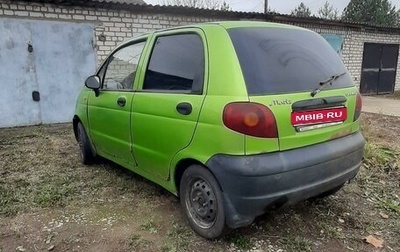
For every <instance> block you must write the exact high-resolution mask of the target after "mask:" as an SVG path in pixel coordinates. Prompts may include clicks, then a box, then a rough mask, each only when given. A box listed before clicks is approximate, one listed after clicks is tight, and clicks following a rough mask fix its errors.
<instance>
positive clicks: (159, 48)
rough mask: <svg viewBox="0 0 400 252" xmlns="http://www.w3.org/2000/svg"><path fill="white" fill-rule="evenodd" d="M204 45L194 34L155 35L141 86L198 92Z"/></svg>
mask: <svg viewBox="0 0 400 252" xmlns="http://www.w3.org/2000/svg"><path fill="white" fill-rule="evenodd" d="M203 78H204V47H203V42H202V40H201V38H200V37H199V36H198V35H196V34H179V35H170V36H164V37H159V38H157V40H156V42H155V45H154V48H153V51H152V54H151V57H150V62H149V65H148V67H147V70H146V76H145V80H144V83H143V90H158V91H180V92H191V93H201V91H202V87H203Z"/></svg>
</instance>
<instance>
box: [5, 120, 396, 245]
mask: <svg viewBox="0 0 400 252" xmlns="http://www.w3.org/2000/svg"><path fill="white" fill-rule="evenodd" d="M361 120H362V128H363V132H364V134H365V136H366V138H367V140H368V144H367V146H366V149H365V160H364V165H363V168H362V169H361V172H360V174H359V175H358V177H357V178H356V179H355V181H353V182H352V183H351V184H349V185H346V186H345V188H344V189H343V190H341V191H340V192H339V193H338V194H336V195H334V196H331V197H329V198H327V199H324V200H319V201H313V202H304V203H301V204H298V205H295V206H293V207H290V208H286V209H280V210H276V211H271V212H268V213H267V214H266V215H264V216H261V217H259V218H258V219H257V220H256V222H255V223H254V224H253V225H251V226H249V227H246V228H241V229H238V230H235V231H231V232H230V233H229V234H227V235H226V236H224V237H223V238H221V239H220V240H217V241H207V240H204V239H202V238H200V237H199V236H197V235H195V234H194V233H193V232H192V231H191V229H190V228H189V227H188V225H187V223H186V221H185V219H184V218H183V215H182V213H181V211H180V205H179V202H178V200H177V198H175V197H174V196H172V195H170V194H169V193H168V192H166V191H165V190H163V189H162V188H160V187H158V186H155V185H153V184H152V183H150V182H148V181H146V180H144V179H142V178H140V177H139V176H136V175H135V174H133V173H131V172H128V171H126V170H125V169H123V168H120V167H118V166H117V165H114V164H112V163H110V162H108V161H106V160H99V162H97V163H96V164H94V165H92V166H83V165H81V164H80V162H79V159H78V147H77V144H76V142H75V139H74V137H73V133H72V129H71V125H69V124H67V125H52V126H35V127H23V128H14V129H1V130H0V252H6V251H7V252H8V251H275V252H278V251H279V252H283V251H400V239H399V237H400V205H399V203H400V182H399V181H400V168H399V166H400V163H399V161H398V158H399V156H400V154H399V153H400V142H399V141H398V138H399V136H400V126H399V125H400V118H396V117H390V116H383V115H374V114H363V115H362V119H361ZM369 235H372V236H373V237H374V238H376V239H378V241H383V248H380V249H376V248H375V247H374V246H373V245H372V244H370V243H367V242H366V241H364V240H363V238H365V237H367V236H369ZM372 243H373V242H372ZM375 245H377V244H375ZM378 245H379V244H378Z"/></svg>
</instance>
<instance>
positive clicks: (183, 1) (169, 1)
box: [163, 0, 231, 11]
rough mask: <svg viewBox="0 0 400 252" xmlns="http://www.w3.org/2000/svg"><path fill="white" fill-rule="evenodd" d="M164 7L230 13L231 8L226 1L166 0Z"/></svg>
mask: <svg viewBox="0 0 400 252" xmlns="http://www.w3.org/2000/svg"><path fill="white" fill-rule="evenodd" d="M163 4H164V5H178V6H187V7H193V8H203V9H212V10H223V11H229V10H230V9H231V8H230V6H229V4H227V3H226V2H225V1H222V2H221V1H220V0H164V2H163Z"/></svg>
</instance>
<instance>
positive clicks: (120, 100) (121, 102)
mask: <svg viewBox="0 0 400 252" xmlns="http://www.w3.org/2000/svg"><path fill="white" fill-rule="evenodd" d="M117 104H118V106H120V107H125V104H126V99H125V97H119V98H118V100H117Z"/></svg>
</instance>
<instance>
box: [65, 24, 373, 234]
mask: <svg viewBox="0 0 400 252" xmlns="http://www.w3.org/2000/svg"><path fill="white" fill-rule="evenodd" d="M85 85H86V87H85V88H84V89H83V91H82V92H81V94H80V96H79V98H78V101H77V106H76V114H75V116H74V118H73V127H74V132H75V136H76V139H77V141H78V143H79V146H80V152H81V157H82V161H83V163H84V164H89V163H90V162H92V161H93V160H94V158H95V157H96V156H97V155H98V156H101V157H104V158H107V159H109V160H112V161H113V162H115V163H117V164H119V165H121V166H123V167H126V168H127V169H129V170H132V171H133V172H135V173H138V174H140V175H141V176H143V177H145V178H147V179H149V180H151V181H153V182H154V183H156V184H158V185H161V186H162V187H164V188H165V189H167V190H168V191H170V192H171V193H173V194H175V195H177V196H178V197H179V198H180V202H181V205H182V208H183V211H184V213H185V215H186V217H187V219H188V222H189V224H190V226H191V227H192V228H193V230H194V231H195V232H197V233H198V234H199V235H201V236H203V237H205V238H208V239H214V238H217V237H219V236H220V235H221V234H223V231H224V230H225V228H226V227H229V228H238V227H242V226H246V225H249V224H251V223H252V222H253V221H254V218H255V217H257V216H259V215H262V214H263V213H265V212H266V211H267V210H268V208H270V207H282V206H286V205H289V204H294V203H296V202H299V201H302V200H306V199H309V198H313V197H323V196H327V195H329V194H332V193H334V192H336V191H337V190H339V189H340V188H341V187H342V186H343V185H344V184H345V183H346V182H347V181H349V180H351V179H352V178H354V177H355V176H356V174H357V172H358V170H359V167H360V164H361V159H362V156H363V149H364V144H365V140H364V138H363V136H362V134H361V133H360V127H359V120H358V119H359V116H360V113H361V106H362V105H361V96H360V94H359V93H358V91H357V88H356V87H355V86H354V84H353V81H352V78H351V76H350V74H349V72H348V71H347V70H346V68H345V66H344V64H343V62H342V61H341V59H340V57H339V56H338V55H337V54H336V52H335V51H334V50H333V49H332V48H331V46H330V45H329V44H328V43H327V42H326V41H325V40H324V39H323V38H322V37H321V36H320V35H318V34H317V33H315V32H312V31H310V30H307V29H303V28H299V27H295V26H290V25H284V24H276V23H266V22H219V23H205V24H199V25H191V26H185V27H178V28H172V29H167V30H161V31H155V32H152V33H149V34H146V35H143V36H139V37H137V38H134V39H132V40H129V41H127V42H125V43H123V44H122V45H120V46H118V47H117V48H116V49H115V50H114V51H113V52H112V53H111V54H110V56H109V57H108V58H107V60H105V61H104V63H103V64H102V65H101V66H100V68H99V69H98V71H97V73H96V74H95V75H93V76H91V77H89V78H88V79H87V80H86V83H85Z"/></svg>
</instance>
